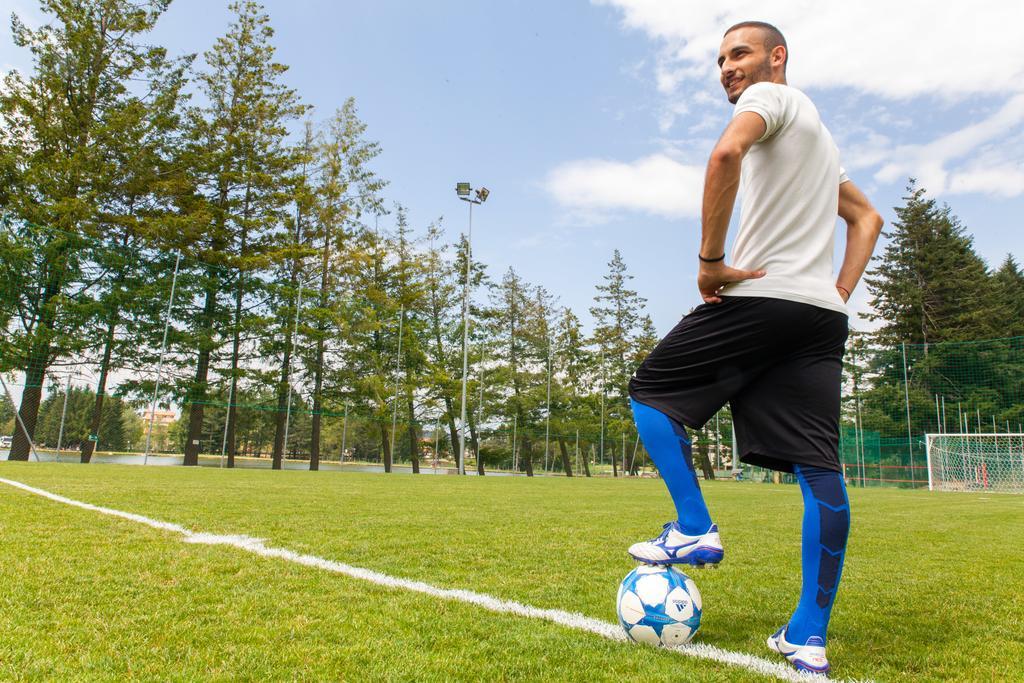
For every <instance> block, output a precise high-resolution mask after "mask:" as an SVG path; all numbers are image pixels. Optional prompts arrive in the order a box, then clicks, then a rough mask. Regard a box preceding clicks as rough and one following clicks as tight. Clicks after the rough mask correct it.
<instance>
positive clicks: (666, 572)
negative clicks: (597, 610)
mask: <svg viewBox="0 0 1024 683" xmlns="http://www.w3.org/2000/svg"><path fill="white" fill-rule="evenodd" d="M617 611H618V614H619V623H620V624H622V628H624V629H625V630H626V635H627V636H629V639H630V640H632V641H634V642H637V643H647V644H648V645H657V646H662V647H674V646H677V645H683V644H684V643H688V642H690V640H691V639H692V638H693V636H694V634H695V633H696V632H697V629H698V628H700V614H701V601H700V591H698V590H697V584H695V583H694V582H693V579H691V578H690V577H689V576H687V575H686V574H684V573H682V572H681V571H679V570H678V569H674V568H672V567H670V566H665V567H662V566H651V565H641V566H639V567H637V568H636V569H634V570H633V571H631V572H630V573H629V574H626V578H624V579H623V580H622V585H620V586H619V598H618V610H617Z"/></svg>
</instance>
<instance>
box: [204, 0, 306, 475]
mask: <svg viewBox="0 0 1024 683" xmlns="http://www.w3.org/2000/svg"><path fill="white" fill-rule="evenodd" d="M230 9H231V11H232V12H233V13H234V14H235V18H234V21H233V22H232V24H231V26H230V27H229V29H228V32H227V34H226V35H225V36H223V37H221V38H218V39H217V42H216V43H215V45H214V47H213V48H212V49H211V50H209V51H207V52H206V53H205V55H204V57H205V60H206V64H207V70H206V71H204V72H202V73H201V74H199V76H198V80H199V83H200V88H201V90H202V92H203V94H204V95H205V97H206V100H207V104H206V105H205V106H204V107H202V108H199V109H196V110H195V111H194V112H193V116H192V117H191V118H192V131H191V135H192V153H191V156H190V159H189V161H190V162H191V164H190V165H191V167H192V168H193V169H194V172H195V175H196V184H197V189H198V192H199V194H200V195H201V197H202V206H201V211H197V214H198V215H201V216H203V217H204V218H205V219H206V225H205V226H204V235H203V240H202V246H201V248H200V250H199V256H201V257H202V259H203V262H204V263H205V266H204V268H203V270H204V271H205V272H204V273H203V285H202V291H201V294H200V296H201V297H202V299H203V307H202V311H201V312H200V313H199V314H198V316H197V317H196V324H195V333H194V340H195V341H196V342H197V346H198V349H199V352H198V354H197V357H196V361H195V374H194V378H193V380H192V382H191V385H190V386H189V387H188V390H187V396H186V399H185V402H186V404H188V411H189V420H188V434H187V437H186V443H185V464H186V465H195V464H197V463H198V457H199V450H200V444H201V434H202V426H203V410H204V406H205V405H206V403H207V402H208V393H209V372H210V364H211V360H212V358H213V354H214V352H215V351H216V350H217V349H218V348H219V347H220V346H221V344H222V343H223V341H224V340H223V335H222V333H221V330H223V329H232V332H233V337H234V339H235V340H237V339H238V335H239V334H240V328H241V325H242V320H241V309H242V305H241V302H242V300H243V299H244V296H245V292H246V289H245V288H246V286H247V284H246V283H247V282H251V280H249V279H248V278H246V273H247V272H248V271H249V270H251V269H252V268H253V267H254V266H255V265H257V264H260V263H261V254H260V247H258V246H257V245H261V246H262V247H263V248H264V249H265V250H273V249H274V247H275V246H276V247H277V249H276V251H275V255H268V256H266V258H268V259H270V260H271V261H280V260H281V259H288V257H289V256H294V254H293V253H292V252H291V250H290V248H289V247H288V246H287V240H286V241H285V246H281V240H280V239H279V236H277V235H275V229H276V227H277V226H279V225H280V224H281V221H282V215H283V213H284V211H285V209H286V207H287V204H288V201H289V196H288V190H289V189H290V188H292V187H294V180H293V178H294V171H295V168H296V166H297V164H298V162H299V161H300V155H298V154H297V153H296V150H295V148H293V147H292V146H290V145H289V144H288V142H287V135H288V129H287V125H288V124H289V122H290V121H292V120H294V119H296V118H298V117H300V116H301V115H302V114H303V112H304V111H305V110H306V107H305V106H304V105H302V104H301V103H299V100H298V96H297V95H296V93H295V91H294V90H292V89H291V88H288V87H287V86H285V85H284V84H283V83H282V82H281V81H282V79H283V76H284V73H285V72H286V71H287V67H286V66H284V65H282V64H279V63H277V62H275V61H274V47H273V45H272V44H271V38H272V37H273V35H274V31H273V29H272V28H271V26H270V19H269V17H268V16H267V15H266V14H265V13H264V12H263V10H262V7H260V6H259V5H258V4H257V3H255V2H252V1H251V0H245V1H243V2H237V3H233V4H232V5H231V6H230ZM232 276H233V277H232ZM232 279H234V280H235V282H234V283H232ZM232 289H233V290H234V291H233V293H234V295H235V307H234V315H233V316H230V315H228V314H226V313H225V311H224V310H223V308H224V307H223V304H222V302H221V298H222V296H223V295H224V293H225V292H227V291H229V290H232ZM293 291H294V288H293ZM225 318H230V319H231V320H232V324H230V325H224V319H225ZM239 348H240V345H239V344H237V343H235V344H233V348H232V360H231V365H232V370H231V379H232V383H233V386H236V384H237V383H236V382H235V378H236V377H237V372H238V356H237V354H238V349H239ZM230 412H231V411H229V418H228V419H229V420H230ZM229 426H230V425H229ZM275 452H276V449H275ZM278 455H279V453H278ZM277 463H278V460H277V459H275V466H279V465H278V464H277Z"/></svg>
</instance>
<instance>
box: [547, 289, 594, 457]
mask: <svg viewBox="0 0 1024 683" xmlns="http://www.w3.org/2000/svg"><path fill="white" fill-rule="evenodd" d="M554 358H555V366H554V369H555V374H556V376H557V377H559V385H558V386H559V387H560V389H561V391H560V392H559V395H560V401H559V405H558V410H557V412H556V414H557V415H558V419H557V420H556V421H555V429H556V430H557V431H558V433H559V443H558V447H559V450H560V451H561V453H562V458H563V466H564V465H565V460H566V459H567V457H568V446H567V444H566V439H567V438H568V436H569V434H573V435H574V436H575V437H576V438H575V441H576V442H577V443H578V441H579V434H580V432H581V431H582V432H583V434H584V435H585V436H586V435H588V433H589V432H590V428H591V427H592V424H593V419H592V416H593V413H592V411H591V410H590V409H589V406H588V405H587V401H586V393H587V379H588V375H589V374H590V372H591V371H592V367H593V358H592V354H591V353H589V351H588V350H587V348H586V345H585V338H584V334H583V328H582V324H581V323H580V319H579V318H578V317H577V316H576V314H575V313H573V312H572V310H571V309H569V308H565V309H563V311H562V315H561V317H560V318H559V319H558V322H557V324H556V327H555V341H554ZM575 445H576V444H574V446H575ZM582 466H583V473H584V474H585V475H586V476H587V477H589V476H590V464H589V459H588V457H587V455H586V450H585V449H584V456H583V459H582ZM568 471H569V470H567V473H568Z"/></svg>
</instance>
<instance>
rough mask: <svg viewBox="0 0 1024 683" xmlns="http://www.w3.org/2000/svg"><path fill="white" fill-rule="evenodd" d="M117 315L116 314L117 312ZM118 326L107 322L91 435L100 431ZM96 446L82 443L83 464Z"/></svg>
mask: <svg viewBox="0 0 1024 683" xmlns="http://www.w3.org/2000/svg"><path fill="white" fill-rule="evenodd" d="M115 316H116V314H115ZM116 327H117V325H116V323H115V322H114V320H111V321H110V322H109V323H107V334H106V339H104V341H103V359H102V360H101V361H100V377H99V381H97V382H96V402H95V404H93V408H92V419H90V420H89V435H90V436H92V435H93V434H99V433H100V420H101V419H102V417H103V398H104V396H105V395H106V391H107V374H108V370H109V368H110V352H111V349H112V347H113V346H114V329H115V328H116ZM95 448H96V442H95V441H93V440H92V439H86V440H85V441H84V442H83V443H82V455H81V458H80V461H81V463H82V464H88V463H89V461H91V460H92V452H93V450H94V449H95Z"/></svg>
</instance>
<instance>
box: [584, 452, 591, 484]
mask: <svg viewBox="0 0 1024 683" xmlns="http://www.w3.org/2000/svg"><path fill="white" fill-rule="evenodd" d="M583 474H584V476H586V477H588V478H589V477H590V456H589V455H588V454H587V453H586V452H584V453H583Z"/></svg>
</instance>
